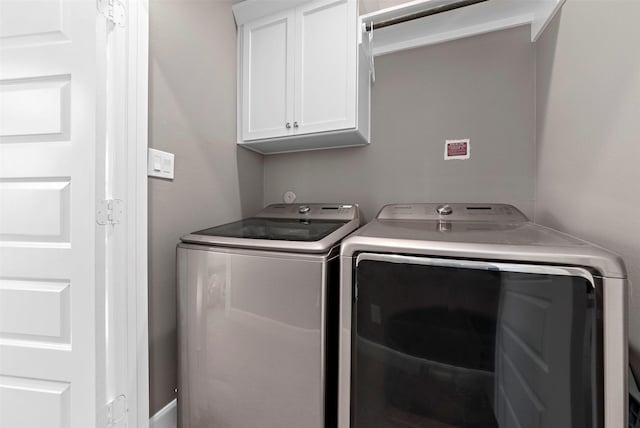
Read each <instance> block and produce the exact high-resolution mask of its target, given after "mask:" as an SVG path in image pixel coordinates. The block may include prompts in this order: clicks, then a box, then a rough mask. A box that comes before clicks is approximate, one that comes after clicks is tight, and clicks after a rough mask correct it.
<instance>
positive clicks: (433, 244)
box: [338, 204, 628, 428]
mask: <svg viewBox="0 0 640 428" xmlns="http://www.w3.org/2000/svg"><path fill="white" fill-rule="evenodd" d="M341 287H342V292H341V301H340V305H341V308H340V311H341V320H340V335H341V337H340V377H339V378H340V387H339V398H340V399H339V425H338V426H339V428H348V427H351V428H363V427H366V428H371V427H376V428H387V427H389V428H390V427H394V428H395V427H411V428H436V427H437V428H442V427H448V428H451V427H466V428H470V427H477V428H493V427H495V428H511V427H531V428H534V427H535V428H602V427H605V428H621V427H626V426H627V423H628V422H627V409H626V403H627V402H628V400H627V322H626V273H625V269H624V265H623V262H622V261H621V259H620V258H619V257H618V256H616V255H614V254H611V253H609V252H607V251H605V250H603V249H602V248H599V247H596V246H594V245H591V244H588V243H586V242H584V241H581V240H578V239H575V238H573V237H570V236H568V235H565V234H562V233H560V232H557V231H555V230H552V229H549V228H546V227H543V226H540V225H537V224H534V223H531V222H529V221H528V220H527V218H526V217H525V216H524V215H523V214H522V213H521V212H520V211H518V210H517V209H516V208H514V207H512V206H509V205H501V204H403V205H388V206H385V207H384V208H383V209H382V210H381V211H380V213H379V214H378V216H377V218H376V219H375V220H374V221H372V222H371V223H369V224H368V225H366V226H364V227H363V228H361V229H359V230H358V231H356V232H355V233H354V234H352V235H351V236H350V237H349V238H347V239H345V240H344V242H343V244H342V249H341Z"/></svg>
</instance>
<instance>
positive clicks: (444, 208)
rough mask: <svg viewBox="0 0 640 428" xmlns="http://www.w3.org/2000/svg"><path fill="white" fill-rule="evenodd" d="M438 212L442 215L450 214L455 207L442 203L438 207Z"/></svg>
mask: <svg viewBox="0 0 640 428" xmlns="http://www.w3.org/2000/svg"><path fill="white" fill-rule="evenodd" d="M436 212H437V213H438V214H440V215H449V214H451V213H452V212H453V208H451V206H450V205H440V206H439V207H438V208H436Z"/></svg>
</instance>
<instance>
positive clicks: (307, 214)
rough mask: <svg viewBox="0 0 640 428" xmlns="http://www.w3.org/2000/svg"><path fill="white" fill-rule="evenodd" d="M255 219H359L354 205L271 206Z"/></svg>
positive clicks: (356, 206)
mask: <svg viewBox="0 0 640 428" xmlns="http://www.w3.org/2000/svg"><path fill="white" fill-rule="evenodd" d="M256 217H261V218H285V219H301V220H302V219H308V220H342V221H351V220H354V219H357V218H359V210H358V205H356V204H273V205H269V206H267V207H266V208H265V209H263V210H262V211H260V212H259V213H258V214H257V215H256Z"/></svg>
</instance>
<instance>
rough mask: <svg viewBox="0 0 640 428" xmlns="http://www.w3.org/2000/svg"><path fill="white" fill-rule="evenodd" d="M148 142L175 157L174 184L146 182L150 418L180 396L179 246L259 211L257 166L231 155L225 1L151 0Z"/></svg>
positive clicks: (230, 25)
mask: <svg viewBox="0 0 640 428" xmlns="http://www.w3.org/2000/svg"><path fill="white" fill-rule="evenodd" d="M150 26H151V27H150V39H151V40H150V44H151V46H150V49H151V50H150V59H149V61H150V64H149V68H150V82H149V98H150V99H149V116H150V124H149V131H150V141H149V143H150V144H149V145H150V146H151V147H153V148H157V149H160V150H166V151H170V152H173V153H175V155H176V161H175V162H176V168H175V180H173V181H167V180H162V179H157V178H150V179H149V341H150V353H149V355H150V383H151V385H150V387H151V390H150V395H151V396H150V399H151V403H150V413H151V414H154V413H156V412H157V411H158V410H159V409H161V408H162V407H163V406H164V405H166V404H167V403H168V402H170V401H171V400H172V399H173V398H174V397H175V394H174V389H175V388H176V372H177V363H176V311H175V307H176V301H175V296H176V281H175V276H176V274H175V245H176V243H177V242H178V240H179V238H180V236H181V235H183V234H185V233H188V232H191V231H194V230H198V229H203V228H205V227H209V226H212V225H214V224H217V223H222V222H226V221H231V220H234V219H237V218H239V217H241V216H245V215H250V214H252V213H254V212H255V211H257V210H258V209H260V208H261V206H262V195H263V190H262V177H263V172H262V158H261V157H260V156H258V155H255V154H253V153H251V152H248V151H246V150H242V149H238V148H236V144H235V141H236V140H235V138H236V29H235V23H234V21H233V15H232V13H231V3H230V2H225V1H220V0H216V1H192V0H181V1H177V0H166V1H161V0H152V1H151V4H150Z"/></svg>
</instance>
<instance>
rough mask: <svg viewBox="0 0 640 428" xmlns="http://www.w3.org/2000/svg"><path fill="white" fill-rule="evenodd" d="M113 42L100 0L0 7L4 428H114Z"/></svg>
mask: <svg viewBox="0 0 640 428" xmlns="http://www.w3.org/2000/svg"><path fill="white" fill-rule="evenodd" d="M106 33H107V31H106V23H105V21H104V19H103V18H102V17H100V16H99V15H98V13H97V11H96V2H95V0H37V1H35V0H34V1H24V0H2V1H1V2H0V426H2V427H7V428H9V427H12V428H14V427H15V428H18V427H19V428H43V427H47V428H59V427H60V428H61V427H65V428H90V427H95V426H99V427H103V426H106V410H105V408H104V403H105V395H106V394H105V390H104V384H105V377H106V374H105V366H106V363H105V355H106V354H107V353H106V351H105V333H104V331H105V328H104V322H105V321H104V320H105V313H104V311H105V309H104V308H105V305H104V304H105V298H104V287H105V283H104V275H103V271H104V253H105V251H106V250H105V244H104V238H103V237H104V232H103V231H102V230H101V229H98V227H99V226H97V225H96V200H97V199H98V198H100V195H102V194H103V193H104V187H105V177H104V175H101V174H97V171H98V170H100V171H103V172H104V167H103V166H101V167H97V164H100V163H102V164H103V163H104V144H105V137H104V136H105V123H104V118H103V116H104V115H105V111H106V110H105V108H104V107H101V108H98V107H99V104H98V102H97V101H98V100H104V85H103V83H102V82H103V81H104V80H105V79H104V76H105V74H104V70H100V69H99V67H98V64H102V65H104V63H105V51H104V45H105V37H106ZM100 237H102V238H100Z"/></svg>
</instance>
